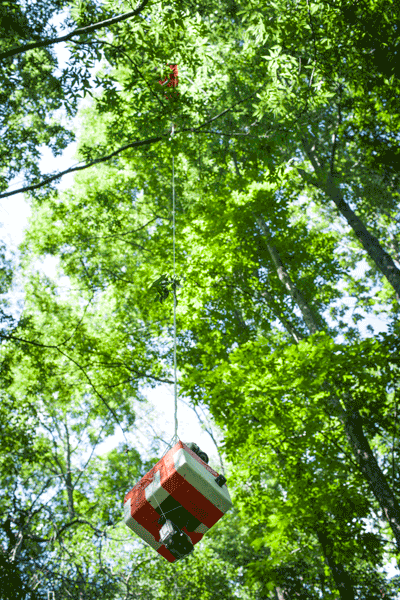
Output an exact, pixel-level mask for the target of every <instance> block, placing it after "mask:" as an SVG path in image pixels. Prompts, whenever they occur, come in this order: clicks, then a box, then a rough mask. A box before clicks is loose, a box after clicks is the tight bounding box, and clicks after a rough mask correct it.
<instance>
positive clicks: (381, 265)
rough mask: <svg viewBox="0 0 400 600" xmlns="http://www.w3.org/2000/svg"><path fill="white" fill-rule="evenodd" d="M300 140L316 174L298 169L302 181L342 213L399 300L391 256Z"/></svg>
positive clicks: (398, 274)
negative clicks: (322, 194)
mask: <svg viewBox="0 0 400 600" xmlns="http://www.w3.org/2000/svg"><path fill="white" fill-rule="evenodd" d="M302 141H303V147H304V149H305V152H306V154H307V156H308V158H309V160H310V162H311V164H312V166H313V168H314V172H315V175H316V178H314V177H313V176H312V175H310V173H307V172H306V171H304V169H298V172H299V173H300V175H301V177H302V179H303V181H305V182H306V183H308V184H310V185H312V186H314V187H316V188H318V189H319V190H321V191H322V192H324V193H325V194H326V195H327V196H329V198H330V199H331V200H332V201H333V202H334V203H335V206H336V207H337V209H338V210H339V212H340V214H341V215H343V217H344V218H345V219H346V221H347V223H348V224H349V225H350V227H351V228H352V229H353V231H354V233H355V234H356V236H357V237H358V239H359V240H360V242H361V243H362V245H363V246H364V248H365V250H366V251H367V253H368V255H369V256H370V258H372V260H373V261H374V263H375V264H376V266H377V267H378V269H379V270H380V272H381V273H382V274H383V275H384V276H385V277H386V279H387V280H388V282H389V283H390V285H391V286H392V287H393V289H394V290H395V292H396V298H397V300H398V301H400V269H398V268H397V267H396V265H395V264H394V261H393V259H392V257H391V256H390V255H389V254H388V253H387V252H386V251H385V250H384V249H383V248H382V246H381V245H380V243H379V240H378V238H376V237H375V236H374V235H372V233H370V232H369V231H368V230H367V228H366V227H365V225H364V223H363V222H362V221H361V219H360V218H359V217H358V216H357V215H356V214H355V212H354V211H353V210H352V209H351V208H350V206H349V205H348V204H347V202H346V201H345V199H344V197H343V194H342V192H341V190H340V189H339V188H338V187H337V186H336V185H335V183H334V181H333V177H332V175H331V174H330V173H328V175H327V177H325V176H324V173H323V169H322V167H321V165H320V163H319V162H318V159H317V156H316V154H315V151H314V148H312V147H311V146H310V144H309V143H308V142H307V140H305V139H304V138H303V140H302Z"/></svg>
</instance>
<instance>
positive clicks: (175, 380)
mask: <svg viewBox="0 0 400 600" xmlns="http://www.w3.org/2000/svg"><path fill="white" fill-rule="evenodd" d="M172 135H173V133H172ZM172 239H173V263H174V275H173V284H172V288H173V292H174V400H175V435H174V441H175V443H176V442H177V441H178V383H177V379H176V278H175V171H174V157H172Z"/></svg>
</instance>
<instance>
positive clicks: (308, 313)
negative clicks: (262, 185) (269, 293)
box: [256, 216, 320, 333]
mask: <svg viewBox="0 0 400 600" xmlns="http://www.w3.org/2000/svg"><path fill="white" fill-rule="evenodd" d="M256 219H257V224H258V226H259V227H260V229H261V231H262V232H263V234H264V236H265V242H266V245H267V249H268V252H269V254H270V256H271V258H272V261H273V263H274V265H275V268H276V271H277V273H278V277H279V279H280V280H281V281H282V283H283V285H284V286H285V288H286V289H287V291H288V292H289V294H290V295H291V296H292V298H293V300H294V301H295V302H296V304H297V305H298V307H299V308H300V310H301V313H302V315H303V318H304V321H305V323H306V325H307V327H308V329H309V330H310V332H311V333H317V331H319V330H320V327H319V325H318V323H317V320H316V318H315V316H314V314H313V312H312V310H311V308H310V306H309V305H308V302H307V301H306V300H305V298H304V296H303V294H302V293H301V292H300V290H299V289H298V288H297V287H296V285H295V284H294V283H293V281H292V280H291V279H290V277H289V275H288V273H287V272H286V271H285V269H284V266H283V264H282V261H281V257H280V256H279V253H278V250H277V249H276V247H275V246H274V245H273V244H271V243H270V242H269V241H268V238H269V237H270V236H269V232H268V228H267V225H266V223H265V221H264V219H263V218H262V217H261V216H256Z"/></svg>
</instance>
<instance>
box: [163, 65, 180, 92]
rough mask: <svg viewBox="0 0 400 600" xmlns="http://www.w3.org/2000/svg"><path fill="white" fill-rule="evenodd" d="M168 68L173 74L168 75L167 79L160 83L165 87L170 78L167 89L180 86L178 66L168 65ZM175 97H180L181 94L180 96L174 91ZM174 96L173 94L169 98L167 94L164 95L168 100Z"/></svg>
mask: <svg viewBox="0 0 400 600" xmlns="http://www.w3.org/2000/svg"><path fill="white" fill-rule="evenodd" d="M168 66H169V68H170V69H171V70H172V73H169V75H167V76H166V77H165V79H163V80H161V79H160V80H159V83H160V84H161V85H164V84H165V82H166V81H168V78H169V81H168V83H167V87H173V88H176V87H177V85H178V65H168ZM173 95H175V96H179V95H180V94H179V92H177V91H176V90H174V94H173ZM173 95H172V94H171V95H170V96H167V94H164V96H165V97H166V98H172V96H173Z"/></svg>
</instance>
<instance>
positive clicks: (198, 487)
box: [124, 441, 232, 563]
mask: <svg viewBox="0 0 400 600" xmlns="http://www.w3.org/2000/svg"><path fill="white" fill-rule="evenodd" d="M225 482H226V480H225V478H224V477H223V475H219V474H218V473H217V472H216V471H214V469H212V468H211V467H210V466H209V465H208V464H207V463H205V462H204V461H203V460H201V458H200V457H199V456H198V455H197V454H196V453H195V452H193V451H192V450H190V449H189V448H188V447H187V445H186V444H184V443H183V442H181V441H179V442H177V443H176V444H175V446H173V447H172V448H171V449H170V450H169V451H168V452H167V453H166V454H165V456H163V457H162V458H161V459H160V460H159V461H158V463H157V464H156V465H155V466H154V467H153V468H152V469H150V471H149V472H148V473H146V475H145V476H144V477H142V479H141V480H140V481H139V482H138V483H137V484H136V485H135V487H133V488H132V489H131V491H130V492H128V493H127V495H126V496H125V500H124V520H125V523H126V525H127V526H128V527H129V528H130V529H132V531H134V532H135V533H137V534H138V535H139V536H140V537H141V538H142V539H143V540H144V541H145V542H146V543H147V544H149V546H151V547H152V548H154V550H156V551H157V552H158V553H159V554H161V556H163V557H164V558H166V559H167V560H168V561H169V562H171V563H173V562H175V560H177V558H178V557H179V556H178V557H177V555H174V554H172V552H171V551H170V550H169V549H168V547H167V546H170V547H171V544H172V543H173V542H172V540H173V539H175V540H176V539H177V538H179V536H180V538H179V539H180V540H181V543H182V546H183V547H185V548H186V552H185V554H187V553H188V551H187V547H188V544H189V545H190V547H191V545H192V544H193V546H194V545H195V544H197V542H199V541H200V540H201V538H202V537H203V535H204V534H205V533H206V531H208V530H209V529H210V527H212V526H213V525H214V524H215V523H216V522H217V521H219V519H220V518H221V517H223V516H224V514H225V513H226V512H227V511H228V510H229V509H230V508H231V507H232V501H231V498H230V496H229V491H228V488H227V487H226V483H225ZM164 515H165V518H164ZM160 540H164V542H165V543H162V542H161V541H160Z"/></svg>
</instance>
